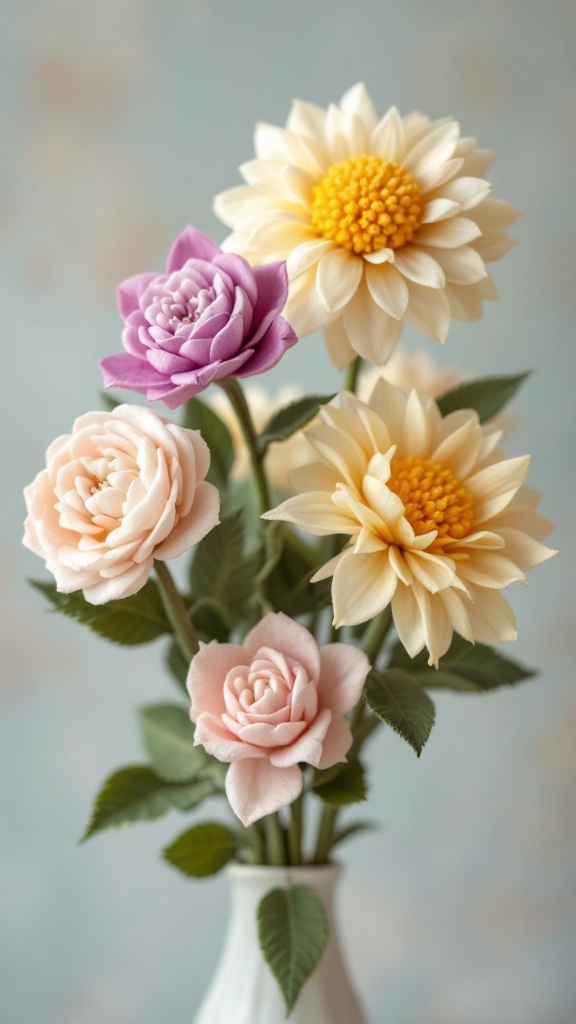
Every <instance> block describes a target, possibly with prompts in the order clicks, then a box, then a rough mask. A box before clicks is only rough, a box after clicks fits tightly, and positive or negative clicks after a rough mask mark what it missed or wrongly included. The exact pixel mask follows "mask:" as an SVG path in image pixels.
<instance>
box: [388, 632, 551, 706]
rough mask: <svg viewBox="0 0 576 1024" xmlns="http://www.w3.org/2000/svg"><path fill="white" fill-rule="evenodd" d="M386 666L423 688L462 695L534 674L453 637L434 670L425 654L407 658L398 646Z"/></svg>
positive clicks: (486, 648) (512, 662)
mask: <svg viewBox="0 0 576 1024" xmlns="http://www.w3.org/2000/svg"><path fill="white" fill-rule="evenodd" d="M390 663H391V665H393V666H395V667H397V668H399V669H402V670H403V671H404V672H409V673H410V674H411V675H412V677H413V678H415V679H417V680H418V682H419V683H420V685H421V686H424V687H426V688H427V689H436V690H439V689H447V690H458V691H460V692H462V693H465V692H468V693H482V692H487V691H488V690H496V689H498V687H499V686H514V684H515V683H520V682H522V681H523V680H525V679H531V678H532V677H533V676H534V675H536V673H535V672H534V671H533V670H532V669H529V668H524V666H523V665H519V664H518V663H517V662H515V661H512V660H511V659H510V658H504V657H503V656H502V655H501V654H499V653H498V652H497V651H495V650H494V649H493V648H492V647H487V646H485V645H484V644H471V643H468V641H467V640H463V639H462V637H460V636H457V635H456V634H455V635H454V639H453V640H452V644H451V645H450V649H449V650H448V651H447V652H446V654H444V655H443V657H442V658H441V659H440V662H439V667H438V668H437V669H435V668H433V667H431V666H430V665H428V664H427V660H426V652H421V653H420V654H418V655H417V656H416V657H415V658H410V656H409V655H408V653H407V652H406V650H405V648H404V647H403V646H402V644H400V643H398V644H396V645H395V647H394V650H393V652H392V658H391V662H390Z"/></svg>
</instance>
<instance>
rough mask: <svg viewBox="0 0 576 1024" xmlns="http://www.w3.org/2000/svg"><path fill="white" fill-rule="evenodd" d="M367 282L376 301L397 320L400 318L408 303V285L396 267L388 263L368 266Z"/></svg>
mask: <svg viewBox="0 0 576 1024" xmlns="http://www.w3.org/2000/svg"><path fill="white" fill-rule="evenodd" d="M365 274H366V283H367V285H368V289H369V291H370V294H371V296H372V298H373V299H374V301H375V302H377V303H378V305H379V306H380V307H381V309H383V310H384V312H385V313H388V315H389V316H393V317H394V318H395V319H396V320H400V319H401V318H402V317H403V316H404V313H405V312H406V306H407V305H408V287H407V285H406V282H405V280H404V278H403V277H402V275H401V274H400V273H399V271H398V270H396V267H393V266H391V264H389V263H386V264H384V265H383V266H380V267H374V266H370V265H368V266H366V268H365Z"/></svg>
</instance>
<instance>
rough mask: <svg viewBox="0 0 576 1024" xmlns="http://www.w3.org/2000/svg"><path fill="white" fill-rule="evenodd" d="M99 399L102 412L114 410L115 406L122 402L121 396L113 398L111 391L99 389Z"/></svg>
mask: <svg viewBox="0 0 576 1024" xmlns="http://www.w3.org/2000/svg"><path fill="white" fill-rule="evenodd" d="M99 394H100V401H101V402H102V405H103V407H104V412H114V409H116V408H117V406H119V405H121V404H122V399H121V398H115V397H114V395H113V394H112V392H111V391H100V392H99Z"/></svg>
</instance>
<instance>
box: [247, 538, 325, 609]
mask: <svg viewBox="0 0 576 1024" xmlns="http://www.w3.org/2000/svg"><path fill="white" fill-rule="evenodd" d="M319 568H320V566H319V565H316V566H315V567H314V568H313V569H311V568H310V565H309V563H308V562H307V561H305V559H304V558H302V557H301V556H300V555H299V554H298V552H297V551H296V550H295V549H294V548H293V547H290V546H289V544H288V543H287V542H286V541H285V542H284V546H283V548H282V551H281V554H280V556H279V558H278V559H277V561H276V564H275V565H274V566H273V568H272V569H271V571H270V573H269V575H268V577H267V578H266V580H265V581H264V584H263V593H264V597H265V598H266V600H267V601H268V603H269V604H270V605H271V606H272V607H273V608H274V610H275V611H278V612H284V613H285V614H286V615H290V616H296V615H304V614H306V612H311V611H315V609H316V608H324V607H326V606H327V605H329V604H330V603H331V588H332V580H331V579H325V580H321V581H319V582H318V583H311V582H310V580H311V578H312V576H314V574H315V573H316V572H317V570H318V569H319Z"/></svg>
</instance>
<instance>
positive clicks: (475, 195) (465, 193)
mask: <svg viewBox="0 0 576 1024" xmlns="http://www.w3.org/2000/svg"><path fill="white" fill-rule="evenodd" d="M491 191H492V185H491V184H490V182H489V181H484V179H483V178H470V177H458V178H455V179H454V181H449V182H447V183H446V184H445V185H443V186H442V196H443V197H444V198H445V199H451V200H452V202H454V203H458V205H459V207H460V209H461V210H471V209H472V208H473V207H475V206H478V203H481V202H482V200H483V199H486V197H487V196H488V195H489V194H490V192H491Z"/></svg>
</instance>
